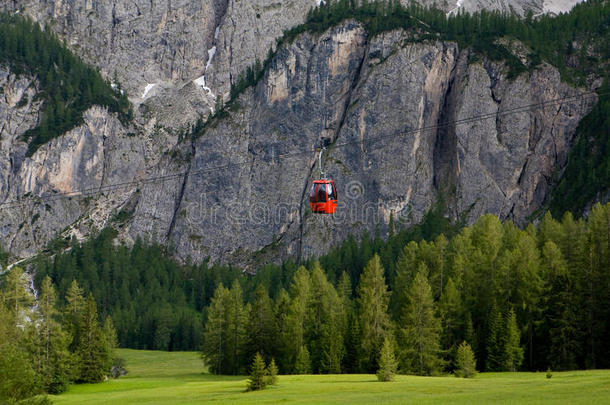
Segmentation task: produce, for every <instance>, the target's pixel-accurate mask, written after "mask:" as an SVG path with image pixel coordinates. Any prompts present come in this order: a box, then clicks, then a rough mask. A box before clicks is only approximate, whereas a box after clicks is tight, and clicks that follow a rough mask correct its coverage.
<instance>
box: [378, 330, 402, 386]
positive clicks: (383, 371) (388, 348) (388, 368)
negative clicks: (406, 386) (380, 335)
mask: <svg viewBox="0 0 610 405" xmlns="http://www.w3.org/2000/svg"><path fill="white" fill-rule="evenodd" d="M396 367H397V362H396V358H395V356H394V347H393V345H392V343H391V341H390V339H388V337H387V336H386V338H385V339H384V341H383V346H382V348H381V353H380V354H379V370H377V380H379V381H392V380H393V379H394V374H396Z"/></svg>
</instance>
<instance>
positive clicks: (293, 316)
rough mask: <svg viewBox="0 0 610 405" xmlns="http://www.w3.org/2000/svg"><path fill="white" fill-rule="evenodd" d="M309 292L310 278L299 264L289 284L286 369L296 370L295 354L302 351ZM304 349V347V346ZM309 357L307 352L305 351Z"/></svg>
mask: <svg viewBox="0 0 610 405" xmlns="http://www.w3.org/2000/svg"><path fill="white" fill-rule="evenodd" d="M310 294H311V279H310V276H309V272H308V271H307V269H306V268H305V267H303V266H301V267H300V268H299V269H298V270H297V271H296V273H295V274H294V277H293V279H292V284H291V286H290V296H291V302H290V307H289V310H288V314H287V315H286V329H285V333H284V336H283V340H284V347H286V351H287V353H290V358H289V359H288V364H286V365H285V367H286V368H287V369H288V370H294V371H296V360H297V356H298V355H299V354H301V353H303V348H304V347H305V319H306V316H307V306H308V303H309V300H310ZM305 349H306V347H305ZM307 357H308V359H309V353H307Z"/></svg>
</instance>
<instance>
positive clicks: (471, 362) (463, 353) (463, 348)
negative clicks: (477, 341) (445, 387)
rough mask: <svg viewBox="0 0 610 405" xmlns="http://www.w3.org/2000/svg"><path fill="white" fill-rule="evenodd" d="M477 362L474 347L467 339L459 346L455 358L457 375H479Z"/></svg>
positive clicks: (469, 376)
mask: <svg viewBox="0 0 610 405" xmlns="http://www.w3.org/2000/svg"><path fill="white" fill-rule="evenodd" d="M476 366H477V362H476V360H475V358H474V353H473V352H472V348H471V347H470V345H469V344H468V343H466V342H465V341H464V342H462V344H461V345H460V346H459V347H458V350H457V356H456V359H455V375H456V377H463V378H473V377H475V376H476V375H477V369H476Z"/></svg>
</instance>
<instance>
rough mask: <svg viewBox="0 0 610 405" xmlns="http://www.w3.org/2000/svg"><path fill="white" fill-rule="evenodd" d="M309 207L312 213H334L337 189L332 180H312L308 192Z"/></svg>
mask: <svg viewBox="0 0 610 405" xmlns="http://www.w3.org/2000/svg"><path fill="white" fill-rule="evenodd" d="M309 207H310V208H311V212H313V213H314V214H334V213H335V210H336V209H337V190H336V189H335V184H334V183H333V181H332V180H314V182H313V184H312V185H311V192H310V194H309Z"/></svg>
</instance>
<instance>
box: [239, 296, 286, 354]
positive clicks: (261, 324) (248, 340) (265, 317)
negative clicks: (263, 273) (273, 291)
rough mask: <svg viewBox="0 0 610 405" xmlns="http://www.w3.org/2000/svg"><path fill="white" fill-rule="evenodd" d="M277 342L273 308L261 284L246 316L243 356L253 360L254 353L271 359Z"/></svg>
mask: <svg viewBox="0 0 610 405" xmlns="http://www.w3.org/2000/svg"><path fill="white" fill-rule="evenodd" d="M277 340H278V335H277V325H276V324H275V319H274V316H273V306H272V303H271V300H270V299H269V295H267V290H266V289H265V287H264V286H263V285H262V284H259V285H258V286H257V287H256V291H255V292H254V301H253V302H252V306H251V308H250V311H249V314H248V323H247V327H246V336H245V340H244V344H243V348H242V350H243V354H244V356H246V357H247V358H253V357H254V356H255V354H256V353H258V354H260V355H261V356H263V358H271V357H273V356H275V355H276V352H277V351H276V349H275V344H276V342H277Z"/></svg>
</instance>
